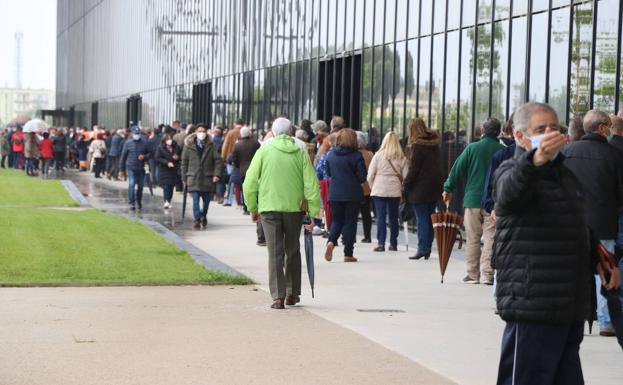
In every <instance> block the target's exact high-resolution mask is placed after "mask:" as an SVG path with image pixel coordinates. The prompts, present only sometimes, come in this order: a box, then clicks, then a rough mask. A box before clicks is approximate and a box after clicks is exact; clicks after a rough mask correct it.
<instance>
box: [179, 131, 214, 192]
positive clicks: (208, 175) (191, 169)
mask: <svg viewBox="0 0 623 385" xmlns="http://www.w3.org/2000/svg"><path fill="white" fill-rule="evenodd" d="M196 138H197V135H196V134H192V135H190V136H188V137H187V138H186V140H185V144H184V150H183V151H182V177H183V178H184V182H185V183H186V184H187V185H188V191H202V192H214V182H213V181H212V178H213V177H214V176H219V177H220V175H221V173H222V170H223V160H222V159H221V154H219V152H218V151H217V150H216V146H215V145H214V143H212V142H211V141H210V139H209V138H210V137H209V136H208V139H206V144H205V145H204V148H203V153H202V155H201V158H200V157H199V152H198V150H197V143H196Z"/></svg>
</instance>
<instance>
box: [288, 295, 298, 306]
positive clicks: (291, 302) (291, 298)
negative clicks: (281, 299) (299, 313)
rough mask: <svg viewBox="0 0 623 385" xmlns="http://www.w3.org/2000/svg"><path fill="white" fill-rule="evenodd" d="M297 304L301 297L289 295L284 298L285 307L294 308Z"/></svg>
mask: <svg viewBox="0 0 623 385" xmlns="http://www.w3.org/2000/svg"><path fill="white" fill-rule="evenodd" d="M299 302H301V297H299V296H298V295H289V296H287V297H286V305H288V306H294V305H296V304H297V303H299Z"/></svg>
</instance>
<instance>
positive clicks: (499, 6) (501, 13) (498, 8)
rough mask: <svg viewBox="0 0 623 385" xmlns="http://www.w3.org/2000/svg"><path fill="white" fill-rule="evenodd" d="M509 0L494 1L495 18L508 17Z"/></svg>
mask: <svg viewBox="0 0 623 385" xmlns="http://www.w3.org/2000/svg"><path fill="white" fill-rule="evenodd" d="M510 5H511V2H510V0H496V2H495V15H494V17H495V20H503V19H508V16H509V15H510Z"/></svg>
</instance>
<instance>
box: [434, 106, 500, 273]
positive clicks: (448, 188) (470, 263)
mask: <svg viewBox="0 0 623 385" xmlns="http://www.w3.org/2000/svg"><path fill="white" fill-rule="evenodd" d="M482 127H483V130H484V136H483V137H482V139H480V140H479V141H478V142H476V143H472V144H470V145H469V146H467V148H465V150H464V151H463V152H462V153H461V155H460V156H459V157H458V159H457V160H456V162H455V163H454V165H453V166H452V170H451V171H450V175H448V179H447V180H446V183H445V184H444V186H443V189H444V192H443V201H444V202H450V200H451V199H452V192H453V191H454V189H455V187H456V186H457V185H458V183H459V182H460V181H461V180H463V179H466V180H467V185H466V187H465V198H464V199H463V207H464V208H465V231H466V235H467V256H466V257H465V262H466V264H467V276H465V278H463V282H464V283H480V282H482V283H484V284H487V285H492V284H493V269H492V268H491V252H492V248H493V234H494V233H495V221H494V220H493V218H491V215H490V214H489V213H487V212H486V211H485V210H484V209H483V208H482V196H483V192H484V186H485V178H486V175H487V170H488V168H489V162H491V158H493V155H494V154H495V153H496V152H498V150H501V149H503V148H504V146H503V145H502V144H500V143H499V142H498V139H497V137H498V135H500V129H501V125H500V122H499V121H498V120H497V119H495V118H489V119H488V120H487V121H486V122H485V123H484V124H483V125H482ZM483 235H484V237H483ZM481 237H483V238H484V245H483V249H482V253H481V251H480V238H481Z"/></svg>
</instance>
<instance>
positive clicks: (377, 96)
mask: <svg viewBox="0 0 623 385" xmlns="http://www.w3.org/2000/svg"><path fill="white" fill-rule="evenodd" d="M383 48H384V47H383V46H378V47H374V60H373V61H374V69H373V77H372V81H373V83H372V127H376V128H377V129H379V130H380V129H381V117H382V116H383V115H382V114H383V105H382V101H383V99H382V96H383V95H384V94H385V92H384V91H385V90H384V88H385V85H384V84H381V82H382V80H383Z"/></svg>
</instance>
